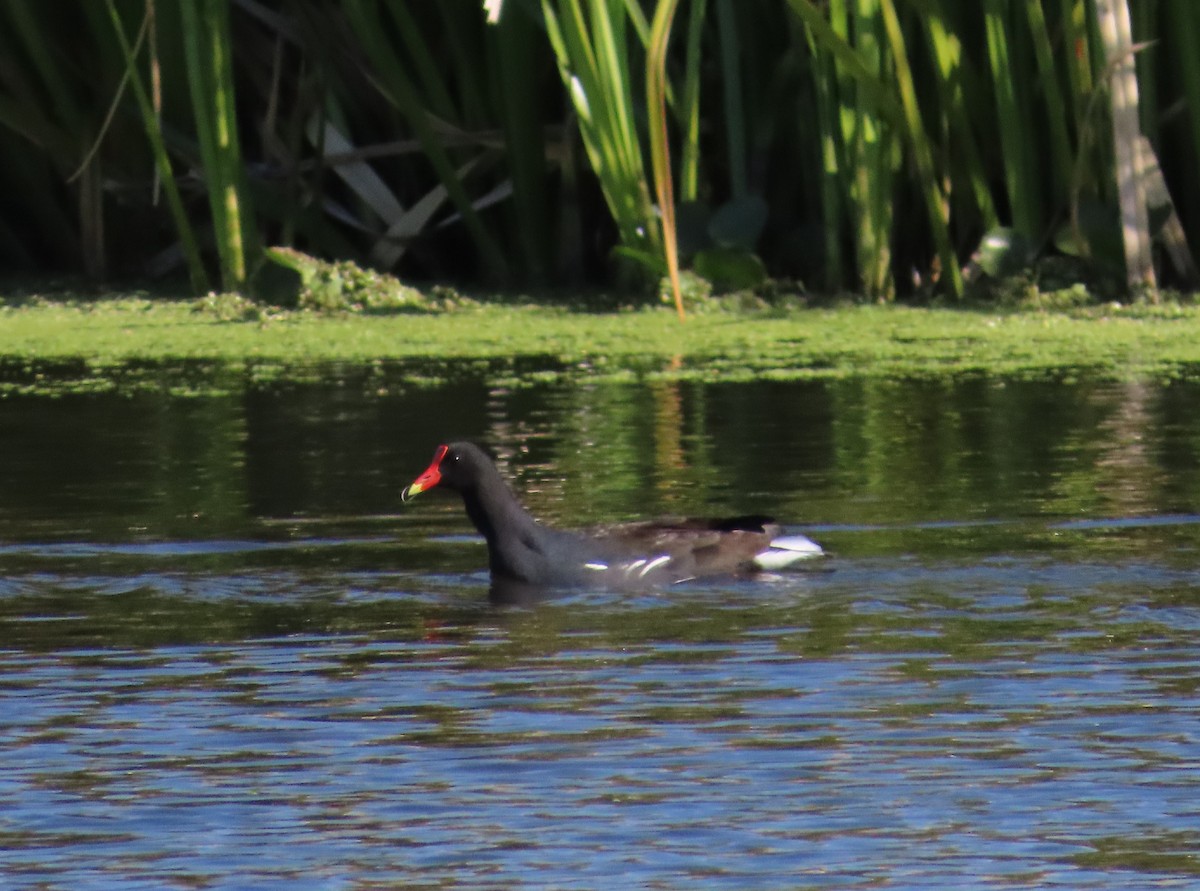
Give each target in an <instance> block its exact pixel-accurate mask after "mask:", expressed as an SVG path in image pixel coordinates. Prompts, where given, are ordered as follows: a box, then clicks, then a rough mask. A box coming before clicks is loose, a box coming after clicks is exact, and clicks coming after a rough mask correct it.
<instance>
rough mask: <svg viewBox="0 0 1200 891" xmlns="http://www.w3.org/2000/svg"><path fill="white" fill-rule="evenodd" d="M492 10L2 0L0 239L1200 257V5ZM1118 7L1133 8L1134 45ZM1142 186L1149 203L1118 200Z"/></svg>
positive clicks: (863, 276) (471, 271)
mask: <svg viewBox="0 0 1200 891" xmlns="http://www.w3.org/2000/svg"><path fill="white" fill-rule="evenodd" d="M483 6H484V5H483V4H482V3H478V2H466V0H463V2H441V3H432V4H429V3H410V2H392V0H388V2H384V0H325V2H321V3H307V2H301V0H274V2H266V0H195V2H192V3H186V4H163V3H159V2H156V0H105V2H104V3H87V4H79V5H78V7H76V9H77V12H78V14H77V15H75V16H74V17H73V18H70V20H68V19H67V18H66V17H64V16H61V15H59V14H57V13H56V12H55V11H54V10H50V9H49V7H47V6H46V4H37V3H33V2H32V0H10V2H8V3H5V4H2V5H0V57H2V58H3V59H4V60H5V61H4V64H3V65H0V208H2V209H3V210H2V212H0V264H3V268H5V269H9V270H74V271H79V272H83V273H85V274H86V275H88V276H91V277H94V278H103V277H104V276H106V275H110V274H117V275H128V274H135V275H163V274H167V275H170V274H172V273H184V274H186V276H187V278H188V280H189V281H190V283H191V286H192V287H193V288H194V289H202V288H205V287H208V285H209V282H210V271H211V270H216V271H217V272H218V273H219V279H220V281H221V283H222V286H223V287H226V288H243V287H249V286H250V285H249V284H248V283H251V282H252V281H253V276H254V270H255V268H256V265H257V264H258V258H259V255H260V250H261V247H262V246H264V245H271V244H280V243H283V244H292V245H295V246H297V247H299V248H301V249H303V250H307V251H310V252H312V253H316V254H320V255H324V256H336V257H352V258H357V259H359V260H361V261H363V262H367V263H370V264H373V265H376V266H380V267H383V268H387V269H390V270H394V271H397V272H399V273H401V274H402V275H406V276H409V277H415V278H424V279H434V280H447V279H449V280H454V281H459V282H463V283H467V284H469V283H473V282H487V283H491V284H506V285H511V286H524V285H543V284H555V283H564V282H586V281H592V282H600V283H612V282H613V281H619V282H623V283H624V284H625V285H626V286H638V287H641V286H640V285H637V282H638V281H639V279H638V278H637V277H636V276H635V277H625V278H619V277H618V278H616V279H614V275H618V276H619V273H617V272H616V270H617V269H618V268H620V264H614V263H613V262H612V258H613V257H614V252H615V255H616V256H619V257H624V258H626V259H629V258H633V259H635V260H637V261H638V262H639V264H640V265H641V267H643V268H647V269H650V270H652V271H653V273H654V274H653V275H651V276H648V277H647V276H643V277H642V278H641V281H646V280H647V278H648V279H651V280H654V281H657V278H658V275H659V274H661V273H667V272H669V271H670V270H671V269H672V268H673V267H674V266H675V262H673V261H672V260H671V254H672V253H673V252H674V253H675V254H676V255H677V262H678V263H679V264H680V265H687V264H688V263H692V264H694V265H695V266H696V268H698V269H701V271H704V272H706V273H708V272H710V271H711V270H713V269H719V268H720V264H717V265H715V266H714V265H713V264H712V262H707V263H706V262H704V261H706V260H707V261H711V260H712V257H713V256H719V257H721V259H722V261H723V262H726V263H728V262H734V265H735V266H736V265H737V264H739V263H740V264H741V267H740V268H742V269H743V270H745V269H746V268H751V269H752V268H754V267H753V264H758V267H759V268H762V267H764V266H765V269H766V271H767V272H768V273H771V274H773V275H776V276H779V277H792V276H799V277H802V278H803V279H804V280H805V281H806V283H807V284H808V285H809V287H812V288H817V289H820V290H828V291H838V290H844V289H851V290H855V291H859V292H863V293H866V294H867V295H869V296H871V297H873V298H876V299H892V298H894V297H895V296H897V295H906V294H913V293H915V294H917V295H924V294H926V293H928V292H929V291H930V290H931V289H938V290H941V291H943V292H945V293H948V294H951V295H958V294H961V293H962V292H963V291H964V289H965V288H966V287H968V286H969V285H970V284H971V283H972V282H975V281H978V280H979V279H980V276H981V275H982V276H983V277H984V279H986V277H987V276H988V275H999V274H1001V273H1003V272H1013V271H1021V270H1024V272H1025V274H1027V275H1032V276H1035V277H1036V276H1038V275H1040V274H1041V272H1040V270H1041V269H1042V268H1043V264H1042V261H1043V260H1044V258H1047V257H1051V256H1057V257H1058V258H1059V259H1064V258H1065V259H1066V260H1069V261H1070V262H1069V263H1068V264H1067V265H1066V266H1064V265H1063V264H1062V263H1059V264H1057V265H1056V266H1055V268H1056V269H1058V270H1060V274H1061V270H1062V269H1064V268H1067V269H1068V270H1073V271H1071V272H1069V274H1070V275H1074V276H1077V277H1079V278H1081V279H1086V280H1087V281H1089V282H1092V283H1095V282H1096V281H1097V280H1098V279H1104V278H1106V277H1107V278H1109V279H1115V280H1116V281H1118V282H1120V283H1123V282H1125V280H1126V276H1127V275H1132V276H1133V278H1134V280H1136V281H1138V282H1149V281H1150V279H1149V277H1148V275H1147V272H1146V269H1147V264H1148V263H1149V267H1148V268H1149V270H1150V272H1152V273H1157V274H1159V275H1161V276H1163V277H1164V279H1165V280H1166V281H1167V282H1169V283H1173V284H1176V285H1182V286H1185V287H1195V286H1197V282H1195V281H1194V280H1193V278H1192V276H1193V275H1194V272H1191V271H1189V270H1192V269H1194V268H1195V264H1194V263H1190V264H1189V262H1187V260H1188V259H1189V258H1188V257H1187V256H1183V258H1182V260H1181V259H1180V257H1181V254H1180V251H1182V252H1183V255H1186V254H1187V253H1188V252H1189V250H1190V251H1191V252H1194V251H1195V250H1196V249H1197V248H1198V247H1200V113H1197V111H1196V110H1197V109H1200V62H1198V61H1197V60H1198V59H1200V12H1197V8H1196V5H1195V3H1193V2H1191V0H1162V2H1160V3H1139V4H1130V3H1129V2H1128V0H980V2H978V3H960V2H955V0H902V2H901V0H736V2H735V0H588V2H584V0H504V2H502V3H501V2H498V0H490V2H489V3H488V4H487V10H486V12H485V9H484V8H483ZM1098 10H1100V11H1101V12H1104V13H1105V14H1106V15H1107V14H1108V13H1111V14H1112V15H1114V16H1116V17H1117V18H1118V19H1120V18H1121V16H1123V15H1124V16H1126V17H1128V18H1129V21H1130V26H1131V28H1130V31H1129V33H1128V34H1127V37H1126V38H1123V40H1125V41H1126V42H1124V43H1122V44H1121V46H1122V47H1124V48H1123V49H1117V50H1115V51H1114V50H1113V49H1112V48H1111V47H1108V46H1106V45H1105V40H1104V35H1105V33H1106V31H1105V29H1103V28H1101V27H1100V26H1101V23H1102V19H1101V17H1100V16H1099V15H1098ZM1129 13H1132V15H1129ZM1131 51H1132V52H1133V58H1132V61H1134V62H1135V64H1136V69H1135V71H1134V73H1133V74H1132V75H1131V74H1130V72H1129V70H1128V66H1124V62H1125V61H1129V58H1127V57H1129V56H1130V53H1131ZM1114 52H1115V55H1114ZM1123 57H1126V58H1124V59H1123ZM1123 66H1124V71H1125V73H1124V78H1125V79H1124V80H1123V81H1119V82H1114V81H1113V74H1114V72H1117V71H1119V70H1121V69H1122V67H1123ZM1131 76H1134V77H1136V81H1135V83H1136V85H1137V86H1138V87H1139V90H1138V92H1139V99H1138V104H1137V105H1133V104H1132V103H1131V101H1130V100H1129V98H1128V96H1129V95H1130V93H1129V89H1128V86H1129V83H1130V81H1129V78H1130V77H1131ZM1114 83H1117V84H1118V86H1117V87H1114V86H1113V84H1114ZM1118 121H1121V122H1122V123H1120V124H1119V126H1118V129H1117V130H1114V123H1116V122H1118ZM1143 136H1145V137H1146V140H1145V141H1143V140H1142V137H1143ZM1143 149H1145V150H1144V151H1143ZM1119 170H1121V171H1124V173H1123V174H1119V173H1118V171H1119ZM1158 171H1161V180H1155V181H1154V183H1151V184H1150V185H1147V183H1148V182H1149V180H1148V179H1147V178H1148V177H1149V178H1153V177H1156V176H1157V175H1158V173H1157V172H1158ZM1139 183H1140V188H1141V190H1142V193H1143V194H1142V197H1140V198H1136V189H1133V190H1132V191H1129V192H1126V193H1123V191H1122V186H1123V185H1130V184H1132V186H1139ZM1151 185H1153V186H1154V187H1151ZM1163 186H1165V188H1164V187H1163ZM1123 194H1124V196H1125V198H1124V200H1125V201H1126V202H1130V201H1132V200H1137V201H1140V202H1141V203H1142V204H1143V205H1152V206H1150V207H1149V208H1148V210H1149V212H1148V213H1146V214H1145V215H1144V217H1143V216H1137V215H1134V214H1133V205H1132V204H1129V206H1128V208H1127V210H1126V213H1127V221H1126V222H1125V223H1124V224H1123V223H1122V216H1121V208H1122V195H1123ZM1130 195H1135V198H1134V199H1131V198H1130ZM1168 215H1169V219H1170V224H1169V226H1168V227H1167V228H1164V229H1162V230H1160V229H1158V228H1157V227H1158V226H1159V225H1160V221H1161V220H1162V219H1163V218H1165V217H1167V216H1168ZM1131 228H1132V230H1133V232H1134V233H1135V234H1136V236H1137V238H1138V239H1139V240H1140V244H1141V247H1140V249H1139V251H1138V252H1137V254H1136V255H1134V254H1131V255H1130V256H1129V258H1128V259H1126V258H1125V254H1124V251H1123V250H1122V248H1121V247H1120V246H1121V244H1122V241H1123V233H1125V232H1127V231H1129V230H1130V229H1131ZM677 230H678V231H677ZM685 230H686V231H685ZM1180 233H1182V235H1180ZM997 246H999V248H997ZM1163 248H1166V250H1165V251H1164V250H1163ZM1135 256H1136V257H1138V258H1140V259H1136V260H1135V259H1134V257H1135ZM1168 256H1169V257H1171V258H1172V263H1171V265H1170V266H1164V265H1162V258H1164V257H1168ZM731 258H732V260H731ZM747 263H751V264H752V265H751V266H749V267H747V266H746V264H747ZM1071 264H1074V265H1073V266H1072V265H1071ZM624 268H626V269H628V266H627V265H626V266H625V267H624ZM964 269H969V270H970V272H971V276H970V281H964V280H963V278H962V275H961V273H962V270H964ZM980 270H982V272H981V271H980ZM732 280H742V281H745V279H744V278H743V279H739V278H738V277H737V276H734V277H733V279H732ZM750 280H754V279H753V278H751V279H750ZM718 284H720V283H718ZM645 293H646V296H647V297H648V298H652V297H653V294H652V289H651V288H646V289H645Z"/></svg>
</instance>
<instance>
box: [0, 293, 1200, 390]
mask: <svg viewBox="0 0 1200 891" xmlns="http://www.w3.org/2000/svg"><path fill="white" fill-rule="evenodd" d="M333 365H336V366H339V367H354V366H362V367H383V366H387V367H390V368H400V369H402V370H403V375H404V376H405V379H408V380H411V381H412V382H414V383H420V382H424V383H437V382H439V381H440V380H443V379H445V378H447V377H450V378H453V377H458V376H462V375H464V374H486V375H488V376H489V377H490V378H492V379H495V380H498V381H501V382H504V383H511V384H521V383H535V382H541V381H554V380H568V379H595V380H605V381H613V380H622V379H647V378H650V379H654V378H664V379H696V380H710V381H720V380H729V381H737V380H747V379H764V378H766V379H780V380H796V379H805V378H810V379H811V378H836V377H848V376H882V377H929V376H941V375H963V374H989V375H1000V376H1014V377H1046V376H1055V377H1061V376H1075V375H1086V376H1089V377H1098V378H1107V379H1139V378H1154V379H1168V378H1174V377H1190V376H1193V375H1195V374H1197V373H1200V308H1197V307H1195V306H1190V305H1181V304H1170V305H1166V306H1119V305H1116V304H1112V305H1107V306H1100V307H1087V308H1080V309H1074V310H1061V311H1039V310H1020V311H998V310H986V309H979V308H973V309H957V308H914V307H904V306H895V305H889V306H877V305H847V306H842V307H837V308H825V309H811V308H791V309H770V308H767V309H762V308H760V309H755V310H722V311H712V312H707V313H701V314H696V315H693V316H691V317H690V318H689V319H688V321H687V322H686V323H684V324H680V323H679V322H678V321H677V320H676V318H675V316H674V314H673V312H672V311H671V310H668V309H666V308H663V309H658V308H654V309H641V310H628V311H620V312H609V313H595V312H582V311H571V310H566V309H561V308H553V307H545V306H527V305H520V306H514V305H499V304H468V305H466V306H461V307H458V308H454V309H449V310H443V311H394V312H379V313H367V312H358V313H352V312H347V313H332V314H323V313H317V312H265V311H264V312H258V311H255V312H250V313H246V314H244V317H243V316H236V317H233V318H231V317H229V314H228V313H225V314H222V313H221V312H219V311H216V310H214V308H213V303H212V301H211V300H209V301H160V300H146V299H140V298H123V299H108V300H99V301H94V302H87V301H67V302H54V301H43V300H39V301H35V302H32V303H28V304H25V305H20V306H6V307H3V308H0V389H2V391H4V392H12V391H13V390H14V389H16V390H23V389H29V388H32V389H43V388H49V389H54V388H55V387H57V386H62V387H67V388H80V387H84V388H86V387H97V388H107V387H110V386H120V385H122V382H124V383H129V382H130V381H131V380H134V379H138V380H142V381H145V380H148V379H153V378H155V376H156V375H157V376H161V375H162V374H164V373H166V372H167V370H169V369H171V368H179V367H186V368H191V369H193V370H194V369H195V368H198V367H204V368H209V369H213V370H220V371H221V372H223V373H225V374H228V373H230V372H233V373H235V375H237V376H242V377H244V375H245V373H247V372H249V373H251V374H253V375H256V376H259V377H266V378H272V377H280V378H288V377H292V376H303V377H310V376H313V375H320V374H322V373H325V372H326V371H327V370H328V369H329V367H330V366H333ZM135 372H136V373H135ZM209 377H210V378H211V380H209V381H208V383H207V384H206V386H217V387H218V388H219V387H220V384H217V383H214V381H215V380H216V377H214V376H212V375H210V376H209ZM217 377H219V375H217Z"/></svg>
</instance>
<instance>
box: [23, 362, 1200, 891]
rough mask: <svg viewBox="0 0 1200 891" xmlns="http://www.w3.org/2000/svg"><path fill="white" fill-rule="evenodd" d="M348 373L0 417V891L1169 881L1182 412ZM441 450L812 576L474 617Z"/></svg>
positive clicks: (1199, 500)
mask: <svg viewBox="0 0 1200 891" xmlns="http://www.w3.org/2000/svg"><path fill="white" fill-rule="evenodd" d="M385 383H386V385H384V386H381V385H380V384H379V381H378V380H374V379H372V380H371V381H370V385H369V386H367V385H366V384H365V383H364V381H362V380H356V379H354V378H350V379H344V378H340V379H333V378H331V380H330V381H329V383H328V384H326V385H320V386H304V387H294V388H286V387H272V388H253V387H250V388H248V389H247V392H246V393H245V394H242V395H241V396H239V397H238V398H211V399H202V398H195V397H192V398H177V397H172V396H171V395H169V394H167V393H164V394H157V395H155V394H142V395H139V396H135V397H124V396H93V397H64V398H58V399H53V400H51V399H38V398H34V397H28V398H10V399H7V400H3V401H0V438H2V441H3V443H4V448H5V456H6V460H5V461H4V462H3V464H0V633H2V637H0V886H2V887H5V888H30V889H33V888H37V889H92V888H122V889H124V888H147V889H150V888H154V889H160V888H205V889H209V888H221V889H225V888H228V889H235V888H236V889H241V888H253V887H268V886H270V887H288V888H320V889H329V888H336V889H341V888H346V889H359V888H363V889H367V888H385V887H387V888H391V887H422V886H425V887H488V888H494V887H510V888H530V887H544V888H619V887H638V888H655V887H661V888H679V887H728V888H739V889H740V888H748V887H780V888H863V889H866V888H872V889H874V888H913V889H918V888H920V889H928V888H953V889H962V888H1020V887H1038V888H1043V887H1061V888H1081V889H1126V888H1136V887H1159V888H1167V887H1179V888H1192V887H1198V886H1200V854H1198V853H1197V852H1200V698H1198V688H1200V574H1198V573H1197V543H1198V537H1200V461H1198V460H1197V458H1198V455H1200V410H1198V409H1200V388H1197V387H1195V386H1191V385H1187V384H1176V385H1172V386H1169V387H1161V388H1160V387H1150V386H1145V385H1124V386H1116V385H1101V384H1089V383H1023V382H1016V381H984V380H976V381H964V382H960V383H954V384H950V383H937V384H933V383H911V384H877V383H868V382H861V381H860V382H845V383H837V384H808V385H786V386H785V385H770V384H760V385H738V386H716V385H712V386H702V385H688V386H682V385H680V386H675V385H666V384H663V385H629V386H625V387H597V388H588V387H586V386H574V387H564V388H545V389H529V390H518V391H512V392H509V391H506V390H501V389H495V388H489V387H488V386H486V384H485V383H479V382H465V383H462V384H459V385H456V386H453V387H445V388H441V389H434V390H429V389H425V390H412V391H410V390H407V389H405V387H404V386H403V382H402V381H400V382H385ZM449 435H453V436H469V437H472V438H476V439H481V440H485V441H487V442H489V443H490V444H491V445H492V447H493V448H494V450H495V451H496V453H497V454H498V456H499V457H500V463H501V466H502V468H503V470H504V472H505V474H506V475H508V476H509V477H510V478H511V479H512V480H513V481H514V485H515V486H516V488H517V489H518V490H519V491H520V492H521V493H522V497H523V498H524V499H525V500H526V501H527V502H528V503H529V504H530V505H531V507H533V508H534V509H535V511H536V512H537V513H539V514H540V515H542V516H544V517H546V518H547V519H548V520H550V521H552V522H554V523H558V524H564V525H569V524H570V523H572V522H578V523H587V522H595V521H603V520H619V519H625V518H631V517H637V516H645V515H648V514H655V513H699V514H716V513H722V512H725V511H734V512H746V511H769V512H772V513H775V514H776V515H777V516H779V517H781V518H782V519H784V520H785V521H786V522H788V523H789V524H790V525H794V526H795V527H796V528H797V529H803V530H804V531H805V532H807V533H809V534H811V535H812V536H813V537H815V538H817V539H819V540H820V541H822V542H823V543H824V544H825V545H826V546H827V547H828V548H829V550H830V551H831V552H832V556H831V557H830V559H828V560H827V561H825V562H823V563H821V564H819V565H817V566H814V567H812V568H811V569H810V570H808V571H805V572H800V573H791V574H786V575H779V576H774V577H768V578H763V579H759V580H755V581H744V580H743V581H730V582H713V583H704V584H692V585H685V586H680V587H677V588H674V589H670V590H666V591H651V592H645V593H638V594H629V593H623V594H612V593H606V592H602V591H577V592H571V593H567V594H563V595H561V596H556V597H553V598H548V599H547V600H545V601H544V602H541V603H537V604H531V605H525V606H521V607H513V606H504V605H497V604H493V603H491V602H489V591H488V579H487V576H486V573H485V572H482V571H481V569H482V567H483V566H484V565H485V563H484V560H485V553H484V550H483V548H482V545H481V544H480V543H479V542H477V541H476V540H475V538H474V537H473V535H471V534H470V533H471V530H470V528H469V527H468V526H467V524H466V520H465V517H464V516H462V513H461V508H460V507H459V506H458V505H457V504H456V503H455V502H454V501H453V500H452V499H450V498H439V497H438V495H439V494H440V493H437V492H432V493H429V496H428V497H426V496H424V495H423V496H421V498H420V499H418V500H417V501H415V502H413V503H412V504H411V505H405V506H404V507H403V508H401V506H400V504H399V498H398V492H399V490H400V488H401V487H402V486H403V485H404V484H405V483H407V482H409V481H410V480H411V479H412V477H414V476H415V475H416V474H417V473H418V472H419V471H420V470H421V469H423V468H424V466H425V464H426V463H427V462H428V458H429V456H430V454H431V452H432V447H433V445H434V444H435V443H436V442H437V441H438V440H439V439H441V438H444V437H446V436H449Z"/></svg>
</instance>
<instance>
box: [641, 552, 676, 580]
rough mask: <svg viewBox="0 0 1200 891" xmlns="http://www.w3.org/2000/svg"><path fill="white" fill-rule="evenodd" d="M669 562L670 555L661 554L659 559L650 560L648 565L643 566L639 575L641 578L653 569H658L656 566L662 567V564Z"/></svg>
mask: <svg viewBox="0 0 1200 891" xmlns="http://www.w3.org/2000/svg"><path fill="white" fill-rule="evenodd" d="M670 561H671V555H670V554H663V555H662V556H661V557H655V558H654V559H653V560H651V561H650V562H649V563H647V564H646V565H645V566H644V567H643V568H642V573H641V574H642V575H643V576H645V575H646V574H647V573H648V572H650V571H651V570H653V569H655V568H656V567H658V566H662V565H663V564H664V563H669V562H670Z"/></svg>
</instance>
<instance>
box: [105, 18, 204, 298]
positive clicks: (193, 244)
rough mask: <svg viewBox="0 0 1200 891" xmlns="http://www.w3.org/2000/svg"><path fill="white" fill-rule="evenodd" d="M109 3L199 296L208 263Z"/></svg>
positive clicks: (130, 80)
mask: <svg viewBox="0 0 1200 891" xmlns="http://www.w3.org/2000/svg"><path fill="white" fill-rule="evenodd" d="M105 3H106V5H107V7H108V14H109V18H110V19H111V20H112V25H113V31H114V33H115V34H116V37H117V41H118V43H119V44H120V47H121V51H122V53H124V55H125V64H126V66H127V68H128V70H129V84H130V88H131V89H132V90H133V95H134V98H135V99H136V100H137V104H138V109H139V110H140V111H141V115H142V126H143V127H144V128H145V130H146V137H147V138H148V139H149V140H150V148H151V151H152V152H153V154H154V163H155V166H156V167H157V168H158V174H159V178H160V179H161V181H162V187H163V192H164V193H165V195H166V197H167V206H168V207H169V208H170V211H171V216H172V218H173V219H174V220H175V229H176V231H177V232H178V233H179V241H180V244H181V245H182V247H183V254H184V257H185V258H186V260H187V267H188V276H189V278H190V280H191V286H192V290H193V291H195V292H196V293H202V292H204V291H207V290H208V274H207V273H206V272H205V271H204V261H203V260H202V259H201V257H200V248H199V245H198V244H197V241H196V234H195V232H194V231H193V229H192V224H191V221H190V220H189V219H188V215H187V210H186V208H185V207H184V205H183V198H182V196H181V195H180V193H179V184H178V183H177V182H176V180H175V173H174V171H173V170H172V169H171V159H170V156H169V155H168V154H167V147H166V142H165V140H164V139H163V132H162V127H161V125H160V123H159V120H158V115H157V114H156V113H155V110H154V105H153V103H152V102H151V101H150V97H149V95H148V94H147V93H146V87H145V85H144V84H143V83H142V75H141V72H140V71H138V67H137V59H135V58H134V56H133V49H132V47H131V46H130V45H129V40H128V39H127V38H126V36H125V27H124V25H123V24H122V22H121V16H120V14H119V13H118V12H117V7H116V4H115V2H114V0H105Z"/></svg>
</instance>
